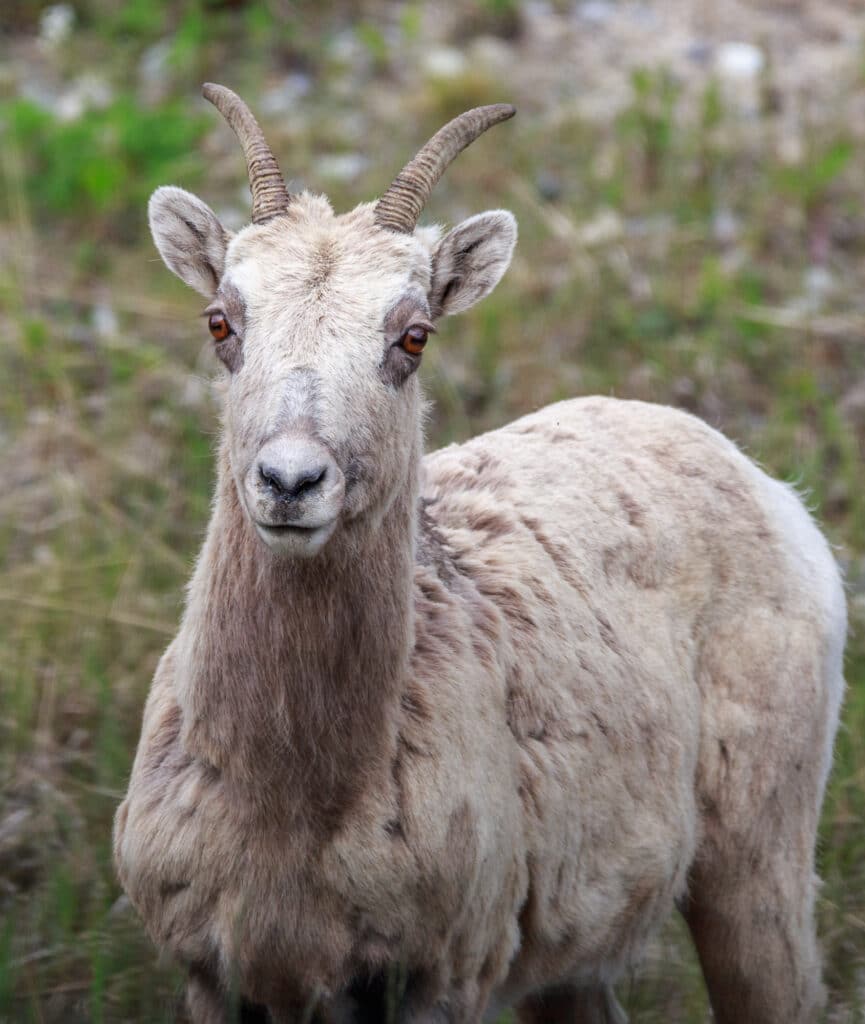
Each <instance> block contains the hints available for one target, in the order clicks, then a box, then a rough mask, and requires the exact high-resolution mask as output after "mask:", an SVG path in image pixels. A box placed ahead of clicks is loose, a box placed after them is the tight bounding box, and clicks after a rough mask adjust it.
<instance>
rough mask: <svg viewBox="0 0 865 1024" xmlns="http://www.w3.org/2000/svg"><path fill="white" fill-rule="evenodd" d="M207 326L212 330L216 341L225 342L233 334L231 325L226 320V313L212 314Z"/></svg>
mask: <svg viewBox="0 0 865 1024" xmlns="http://www.w3.org/2000/svg"><path fill="white" fill-rule="evenodd" d="M207 326H208V327H209V328H210V333H211V334H212V335H213V337H214V338H215V339H216V341H225V339H226V338H227V337H228V336H229V334H231V324H230V323H229V322H228V320H227V319H226V318H225V314H224V313H211V314H210V317H209V319H208V321H207Z"/></svg>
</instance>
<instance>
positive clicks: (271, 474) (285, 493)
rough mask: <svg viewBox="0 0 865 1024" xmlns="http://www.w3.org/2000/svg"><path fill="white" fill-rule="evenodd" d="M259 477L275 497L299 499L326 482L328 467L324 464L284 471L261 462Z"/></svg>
mask: <svg viewBox="0 0 865 1024" xmlns="http://www.w3.org/2000/svg"><path fill="white" fill-rule="evenodd" d="M258 476H259V479H260V480H261V482H262V483H263V484H264V485H265V487H267V488H268V489H269V490H270V492H271V493H272V494H273V495H274V497H277V498H289V499H291V498H299V497H301V496H302V495H304V494H307V493H308V492H309V491H312V490H314V489H315V488H316V487H318V486H319V485H320V484H322V483H323V482H324V478H325V476H327V466H326V465H325V463H323V462H322V463H317V464H315V465H313V466H305V467H304V468H303V469H300V470H284V469H280V468H279V467H278V466H273V465H271V464H270V463H266V462H261V463H259V465H258Z"/></svg>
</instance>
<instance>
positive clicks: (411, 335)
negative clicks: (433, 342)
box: [400, 327, 429, 356]
mask: <svg viewBox="0 0 865 1024" xmlns="http://www.w3.org/2000/svg"><path fill="white" fill-rule="evenodd" d="M428 334H429V332H428V331H427V330H426V328H425V327H409V329H408V330H407V331H406V332H405V334H404V335H403V336H402V339H401V341H400V344H401V345H402V347H403V348H404V349H405V350H406V352H409V353H410V354H411V355H413V356H419V355H420V354H421V352H423V350H424V345H426V343H427V337H428Z"/></svg>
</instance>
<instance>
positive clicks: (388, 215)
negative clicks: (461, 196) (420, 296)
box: [375, 103, 516, 235]
mask: <svg viewBox="0 0 865 1024" xmlns="http://www.w3.org/2000/svg"><path fill="white" fill-rule="evenodd" d="M515 113H516V110H515V109H514V107H512V106H511V105H510V104H509V103H494V104H493V105H492V106H489V107H475V109H474V110H467V111H466V112H465V113H464V114H460V115H459V117H455V118H454V119H453V121H449V122H448V123H447V124H446V125H445V126H444V128H441V129H439V131H437V132H436V133H435V135H433V137H432V138H431V139H430V140H429V142H428V143H427V144H426V145H425V146H424V147H423V149H422V150H420V152H419V153H418V155H417V156H416V157H415V158H414V160H411V161H409V163H407V164H406V165H405V167H403V169H402V170H401V171H400V172H399V174H398V175H397V176H396V177H395V178H394V180H393V183H392V184H391V186H390V188H389V189H388V190H387V192H385V193H384V195H383V196H382V197H381V199H379V201H378V202H377V203H376V205H375V219H376V223H377V224H378V225H379V226H380V227H383V228H389V229H390V230H391V231H400V232H402V233H404V234H407V235H410V234H411V233H412V232H413V231H414V229H415V226H416V225H417V222H418V217H420V215H421V210H423V208H424V206H425V205H426V202H427V200H428V199H429V197H430V194H431V192H432V190H433V189H434V188H435V186H436V183H437V182H438V180H439V178H441V176H442V175H443V174H444V172H445V171H446V170H447V168H448V166H449V164H451V163H452V161H453V160H454V159H455V158H456V157H457V156H459V154H460V153H462V151H463V150H464V149H465V148H466V146H468V145H469V144H470V143H472V142H474V141H475V139H476V138H477V137H478V136H479V135H482V134H483V133H484V132H485V131H486V130H487V128H492V126H493V125H494V124H498V123H499V122H500V121H507V119H508V118H509V117H513V116H514V114H515Z"/></svg>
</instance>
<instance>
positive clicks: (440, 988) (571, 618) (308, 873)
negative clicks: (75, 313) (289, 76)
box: [115, 85, 846, 1024]
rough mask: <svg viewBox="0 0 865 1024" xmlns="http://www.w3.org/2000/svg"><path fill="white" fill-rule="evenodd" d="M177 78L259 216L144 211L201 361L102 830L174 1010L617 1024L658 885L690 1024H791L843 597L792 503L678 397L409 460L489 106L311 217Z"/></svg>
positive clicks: (652, 917) (804, 960)
mask: <svg viewBox="0 0 865 1024" xmlns="http://www.w3.org/2000/svg"><path fill="white" fill-rule="evenodd" d="M204 91H205V95H206V96H207V98H208V99H209V100H211V102H213V103H214V104H215V105H216V106H217V107H218V109H219V110H220V111H221V112H222V114H223V115H224V116H225V117H226V119H227V120H228V122H229V124H230V125H231V127H232V128H233V130H234V131H235V133H236V134H237V136H238V138H239V140H240V142H241V144H242V146H243V150H244V153H245V156H246V160H247V164H248V170H249V174H250V181H251V187H252V196H253V210H252V224H251V225H250V226H248V227H246V228H244V229H243V230H242V231H240V232H239V233H238V234H236V235H232V234H230V233H229V232H228V231H226V230H225V229H224V228H223V227H222V226H221V225H220V223H219V221H218V220H217V218H216V216H215V215H214V214H213V213H212V212H211V210H210V209H209V208H208V207H207V206H206V205H205V204H204V203H203V202H202V201H201V200H200V199H197V198H196V197H194V196H192V195H190V194H189V193H187V192H184V191H182V190H181V189H178V188H160V189H158V190H157V192H156V193H155V194H154V196H153V198H152V200H151V203H150V224H151V228H152V231H153V236H154V239H155V241H156V245H157V247H158V249H159V251H160V253H161V254H162V257H163V259H164V260H165V262H166V264H167V265H168V267H169V268H170V269H171V270H172V271H174V273H175V274H177V275H178V276H179V277H180V278H181V279H182V280H184V281H185V282H186V283H187V284H189V285H191V286H192V287H193V288H195V289H197V290H198V291H200V292H202V293H204V294H205V295H206V296H207V297H208V299H209V300H210V305H209V306H208V309H207V314H208V316H209V328H210V333H211V334H212V335H213V337H214V339H215V346H216V352H217V354H218V356H219V358H220V359H221V360H222V362H223V363H224V364H225V367H226V368H227V373H226V375H225V380H226V383H225V396H224V424H223V430H222V440H221V444H220V448H219V455H218V466H219V469H218V482H217V485H216V497H215V501H214V506H213V514H212V517H211V521H210V525H209V529H208V531H207V536H206V539H205V541H204V546H203V549H202V552H201V556H200V558H199V560H198V563H197V566H196V568H195V573H194V575H193V578H192V582H191V585H190V588H189V594H188V601H187V605H186V611H185V614H184V616H183V621H182V624H181V626H180V630H179V632H178V634H177V637H176V638H175V640H174V641H173V642H172V643H171V645H170V646H169V648H168V650H167V651H166V652H165V655H164V657H163V658H162V661H161V662H160V665H159V667H158V669H157V672H156V677H155V679H154V682H153V688H152V691H151V694H150V698H149V700H148V702H147V707H146V709H145V712H144V723H143V729H142V735H141V741H140V744H139V748H138V753H137V756H136V759H135V765H134V768H133V771H132V778H131V781H130V784H129V792H128V795H127V797H126V799H125V800H124V802H123V804H122V805H121V807H120V809H119V811H118V814H117V821H116V827H115V849H116V862H117V866H118V871H119V875H120V879H121V881H122V884H123V886H124V888H125V889H126V891H127V892H128V894H129V896H130V897H131V899H132V902H133V903H134V905H135V906H136V908H137V909H138V911H139V912H140V914H141V917H142V918H143V920H144V923H145V925H146V927H147V929H148V931H149V933H150V934H151V935H152V937H153V938H154V940H155V941H156V943H157V944H158V945H159V946H161V947H163V948H165V949H167V950H169V951H170V952H171V954H173V956H174V957H175V958H176V959H177V960H178V961H179V962H181V963H182V964H183V965H185V966H186V967H187V968H188V970H189V979H190V980H189V987H188V994H187V998H188V1005H189V1008H190V1013H191V1015H192V1018H193V1019H194V1020H195V1021H196V1022H216V1021H223V1020H227V1019H229V1017H230V1013H231V1010H230V1005H231V999H232V994H234V996H235V997H236V998H237V999H238V1000H239V1001H240V1005H241V1008H242V1012H243V1013H244V1014H245V1015H246V1017H248V1018H249V1019H253V1018H254V1019H264V1017H268V1019H270V1020H273V1021H277V1022H282V1021H301V1020H316V1021H324V1022H343V1021H385V1020H387V1019H392V1020H398V1021H406V1022H414V1024H419V1022H424V1024H431V1022H444V1021H451V1022H475V1021H480V1020H481V1019H494V1017H495V1014H496V1013H498V1012H499V1011H500V1010H501V1008H502V1007H504V1006H508V1005H513V1006H516V1007H517V1013H518V1015H519V1019H520V1020H522V1021H537V1022H539V1021H580V1022H588V1021H592V1022H603V1021H608V1022H609V1021H620V1020H622V1019H623V1013H622V1010H621V1008H620V1007H619V1005H618V1003H617V1002H616V1000H615V997H614V995H613V991H612V986H613V984H614V983H615V981H616V979H617V978H618V977H620V976H621V974H622V972H623V971H625V970H626V969H627V968H628V966H629V965H630V964H632V963H633V962H634V961H635V960H636V959H637V958H638V957H639V954H640V952H641V950H642V949H643V947H644V946H645V943H646V941H647V939H648V938H649V937H650V936H651V935H652V934H653V933H655V932H656V930H657V929H658V928H659V926H660V925H661V923H662V922H663V921H664V920H665V918H666V917H668V916H669V915H670V914H671V912H672V910H673V908H674V907H678V908H679V910H680V911H681V912H682V913H683V915H684V917H685V919H686V920H687V923H688V925H689V926H690V930H691V933H692V935H693V938H694V941H695V943H696V946H697V949H698V952H699V956H700V960H701V963H702V967H703V971H704V975H705V978H706V983H707V986H708V988H709V992H710V997H711V1001H712V1006H713V1008H714V1013H715V1018H716V1020H718V1021H720V1022H726V1024H758V1022H767V1024H768V1022H775V1024H794V1022H806V1021H812V1020H813V1019H814V1016H815V1014H816V1012H817V1007H818V1006H819V1004H820V1001H821V999H822V988H821V982H820V963H819V954H818V950H817V944H816V938H815V930H814V921H813V902H814V891H815V882H816V877H815V875H814V870H813V867H814V865H813V849H814V841H815V831H816V828H817V820H818V815H819V810H820V804H821V799H822V794H823V789H824V785H825V782H826V777H827V773H828V770H829V765H830V759H831V749H832V741H833V736H834V732H835V728H836V724H837V720H838V713H839V705H840V702H841V696H842V690H843V681H842V665H841V659H842V648H843V644H844V637H845V628H846V627H845V621H846V613H845V602H844V596H843V590H842V585H841V582H840V579H839V573H838V571H837V568H836V565H835V562H834V560H833V558H832V555H831V553H830V551H829V548H828V547H827V545H826V542H825V541H824V539H823V537H822V536H821V534H820V532H819V531H818V530H817V528H816V527H815V526H814V524H813V522H812V521H811V519H810V517H809V515H808V514H807V512H806V511H805V510H804V508H803V506H802V505H801V503H800V502H799V500H798V498H797V497H796V495H795V494H794V493H793V491H792V490H791V489H790V488H788V487H786V486H785V485H783V484H780V483H777V482H775V481H773V480H771V479H769V478H768V477H767V476H766V475H764V473H762V472H761V471H760V470H759V469H757V468H756V467H755V466H754V465H753V464H752V463H751V462H750V461H749V460H748V459H747V458H745V457H744V456H743V455H742V454H741V452H740V451H739V450H738V449H737V448H736V447H735V446H734V445H733V444H731V443H730V442H729V441H727V440H725V439H724V438H723V437H722V436H721V435H720V434H718V433H717V432H715V431H714V430H712V429H710V428H709V427H708V426H706V425H705V424H704V423H702V422H700V421H699V420H697V419H695V418H694V417H692V416H689V415H686V414H684V413H682V412H678V411H675V410H673V409H669V408H665V407H659V406H653V405H647V404H643V403H639V402H626V401H617V400H613V399H607V398H585V399H580V400H575V401H568V402H561V403H559V404H557V405H553V406H550V407H549V408H546V409H542V410H541V411H539V412H536V413H534V414H532V415H529V416H526V417H524V418H523V419H520V420H518V421H516V422H515V423H511V424H510V425H508V426H506V427H504V428H502V429H501V430H497V431H494V432H492V433H489V434H485V435H483V436H481V437H476V438H474V439H473V440H471V441H468V442H467V443H465V444H462V445H458V446H451V447H449V448H445V449H444V450H442V451H438V452H435V453H434V454H432V455H428V456H426V457H423V455H422V418H423V402H422V398H421V389H420V385H419V383H418V378H417V374H416V371H417V369H418V366H419V365H420V362H421V358H422V356H421V353H422V351H423V348H424V344H425V343H426V341H427V336H428V334H429V333H431V332H432V331H433V330H434V324H435V322H436V320H438V318H439V317H441V316H443V315H446V314H451V313H458V312H460V311H461V310H464V309H467V308H468V307H469V306H471V305H472V304H473V303H475V302H476V301H477V300H479V299H481V298H483V297H484V296H485V295H487V294H488V293H489V292H490V291H491V290H492V289H493V287H494V286H495V285H496V284H497V283H498V281H499V279H500V278H501V276H502V274H503V273H504V271H505V269H506V268H507V266H508V263H509V262H510V257H511V252H512V249H513V246H514V242H515V239H516V226H515V221H514V218H513V216H512V215H511V214H510V213H508V212H505V211H502V210H497V211H493V212H487V213H482V214H479V215H477V216H474V217H470V218H469V219H468V220H466V221H464V222H463V223H462V224H460V225H459V226H458V227H456V228H454V229H453V230H452V231H450V232H449V233H447V234H445V235H444V236H443V237H441V236H440V233H439V232H438V231H437V230H436V229H430V228H425V229H419V228H417V227H416V225H417V221H418V217H419V215H420V212H421V210H422V208H423V206H424V203H425V202H426V200H427V198H428V196H429V194H430V191H431V190H432V188H433V187H434V185H435V183H436V181H437V180H438V179H439V177H440V176H441V175H442V173H443V172H444V170H445V168H446V167H447V166H448V164H449V163H450V162H451V161H452V160H453V159H454V157H455V156H456V155H457V154H458V153H459V152H460V151H461V150H462V149H463V148H464V147H465V146H466V145H468V144H469V143H470V142H471V141H472V140H474V139H475V138H476V137H477V136H478V135H480V134H481V133H482V132H483V131H485V130H486V129H487V128H489V127H490V126H491V125H494V124H496V123H498V122H500V121H503V120H504V119H506V118H508V117H510V116H511V114H512V113H513V110H512V108H510V107H507V106H504V105H502V106H491V107H482V108H479V109H477V110H472V111H469V112H468V113H466V114H463V115H462V116H460V117H458V118H456V119H455V120H454V121H452V122H451V123H450V124H448V125H447V126H446V127H444V128H443V129H442V130H441V131H440V132H438V134H437V135H435V136H434V137H433V138H432V139H431V140H430V141H429V142H428V143H427V144H426V145H425V146H424V147H423V149H421V151H420V152H419V153H418V155H417V156H416V157H415V158H414V160H412V161H411V162H410V163H409V164H408V165H407V166H406V167H405V169H404V170H403V171H402V172H401V173H400V174H399V175H398V176H397V178H396V179H395V181H394V182H393V184H392V185H391V186H390V188H389V189H388V190H387V192H385V194H384V196H383V197H382V198H381V199H379V200H378V202H376V203H364V204H362V205H360V206H358V207H357V208H356V209H355V210H353V211H351V212H350V213H347V214H344V215H340V216H337V215H335V214H334V213H333V211H332V209H331V207H330V205H329V203H328V201H327V200H326V199H325V198H323V197H322V196H318V195H311V194H309V193H303V194H299V195H293V194H290V193H289V192H288V190H287V188H286V186H285V184H284V181H283V178H282V175H281V174H280V171H279V168H278V166H277V163H276V160H275V158H274V156H273V154H272V152H271V151H270V149H269V148H268V145H267V143H266V142H265V140H264V137H263V135H262V133H261V130H260V128H259V126H258V124H257V122H256V121H255V119H254V117H253V116H252V114H251V113H250V111H249V109H248V108H247V107H246V105H245V104H244V103H243V102H242V101H241V100H240V99H239V98H238V97H237V96H236V95H235V94H234V93H232V92H231V91H229V90H228V89H225V88H223V87H220V86H212V85H208V86H205V90H204ZM245 1019H246V1018H245Z"/></svg>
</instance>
